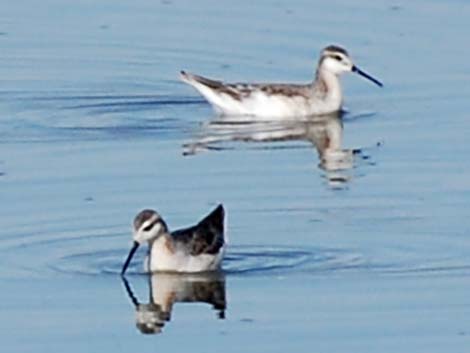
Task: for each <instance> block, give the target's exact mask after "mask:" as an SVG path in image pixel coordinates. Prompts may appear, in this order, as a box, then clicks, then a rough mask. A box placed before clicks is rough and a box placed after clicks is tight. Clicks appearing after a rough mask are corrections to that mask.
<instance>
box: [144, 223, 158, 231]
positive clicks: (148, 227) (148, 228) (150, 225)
mask: <svg viewBox="0 0 470 353" xmlns="http://www.w3.org/2000/svg"><path fill="white" fill-rule="evenodd" d="M154 225H155V223H151V224H149V225H148V226H147V227H145V228H143V231H144V232H148V231H149V230H151V229H152V228H153V226H154Z"/></svg>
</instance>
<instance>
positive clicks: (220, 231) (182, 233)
mask: <svg viewBox="0 0 470 353" xmlns="http://www.w3.org/2000/svg"><path fill="white" fill-rule="evenodd" d="M224 214H225V212H224V208H223V206H222V205H219V206H217V208H216V209H215V210H214V211H212V212H211V213H210V214H209V215H208V216H206V217H205V218H204V219H203V220H202V221H200V222H199V223H198V224H197V225H195V226H193V227H190V228H185V229H181V230H177V231H175V232H173V233H172V234H171V235H172V238H173V240H174V241H175V244H176V246H178V244H183V245H184V247H185V248H186V249H188V251H189V253H190V254H191V255H192V256H197V255H201V254H217V253H218V252H219V250H220V248H221V247H222V246H223V245H224V243H225V239H224Z"/></svg>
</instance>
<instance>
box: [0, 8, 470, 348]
mask: <svg viewBox="0 0 470 353" xmlns="http://www.w3.org/2000/svg"><path fill="white" fill-rule="evenodd" d="M469 16H470V4H467V2H465V1H445V2H444V1H414V2H413V3H410V4H408V3H397V2H388V1H369V0H367V1H360V2H347V1H330V2H319V1H303V0H298V1H291V2H288V3H287V2H279V1H273V0H262V1H258V2H255V3H251V2H228V1H226V2H217V1H209V0H203V1H198V2H197V4H196V3H195V2H191V1H177V0H169V1H166V0H165V1H161V2H147V1H120V2H116V1H100V2H98V3H96V2H93V1H81V2H79V3H71V2H62V1H54V0H46V1H43V2H41V4H38V3H36V2H33V1H16V2H13V3H12V2H8V3H7V2H5V1H4V2H3V6H2V11H1V12H0V46H1V48H2V50H1V54H0V78H1V79H0V82H1V85H0V201H1V206H0V229H1V231H0V283H1V287H2V289H3V290H2V291H1V294H0V307H1V313H2V315H0V332H1V334H0V337H1V339H2V349H3V350H4V351H8V352H43V351H44V352H46V351H47V352H52V351H59V350H67V351H68V352H83V351H86V352H98V351H99V352H108V351H110V352H111V351H112V352H121V351H122V352H128V351H130V350H133V351H141V352H147V351H149V352H150V351H152V352H153V351H156V350H171V351H184V350H188V351H189V350H191V351H194V352H221V351H223V352H232V351H233V352H240V351H246V352H265V351H270V352H286V351H296V352H312V351H329V352H346V351H348V352H350V351H361V352H397V351H407V352H426V353H429V352H467V351H468V347H469V345H470V324H469V323H470V321H469V320H468V317H469V314H470V299H469V298H470V296H469V295H468V293H469V292H470V284H469V281H468V278H469V275H470V260H469V256H468V254H469V251H470V240H469V238H468V232H469V229H470V221H469V218H468V216H467V209H468V208H469V206H470V167H469V165H468V163H467V160H468V157H467V156H468V155H469V153H470V147H469V144H468V141H467V140H468V139H467V135H468V134H469V132H470V123H469V118H470V116H469V110H468V108H467V105H468V104H467V102H468V96H469V94H470V84H469V82H470V81H469V78H470V76H469V72H470V61H468V60H466V57H468V54H470V48H469V47H468V46H467V45H465V39H466V34H467V31H468V18H469ZM330 43H337V44H341V45H343V46H345V47H346V48H347V49H348V50H349V51H350V53H351V55H352V56H353V58H354V59H355V61H356V63H357V65H358V66H360V67H361V68H363V69H364V70H366V71H368V72H370V73H371V74H373V75H374V76H376V77H377V78H379V79H380V80H382V81H383V82H384V83H385V87H384V88H383V89H379V88H377V87H375V86H374V85H372V84H370V83H369V82H367V81H365V80H363V79H362V78H360V77H356V76H354V75H348V76H346V77H344V79H343V83H344V86H345V87H344V90H345V97H346V102H345V103H346V108H347V110H348V113H347V114H346V115H345V116H344V117H343V120H342V122H341V123H340V124H336V125H334V126H333V128H335V129H338V128H339V129H340V132H341V135H342V137H343V139H342V147H343V148H344V151H345V153H346V152H348V153H349V152H352V151H353V150H355V151H359V150H360V153H355V154H353V155H352V159H351V160H347V163H346V162H344V160H341V163H340V164H338V163H336V162H338V161H335V163H333V164H331V163H330V164H326V165H325V164H324V163H323V164H322V161H321V158H320V156H319V154H318V151H317V149H316V148H314V144H313V143H314V141H313V140H312V131H316V132H318V131H320V130H321V129H323V128H324V127H325V125H318V124H316V125H315V124H314V125H313V126H305V125H302V126H299V125H295V126H279V125H274V126H273V125H269V126H264V125H257V126H247V125H243V124H241V125H229V126H222V127H221V126H220V124H218V123H217V119H216V117H215V115H214V113H213V111H212V109H211V107H210V106H209V105H208V104H207V103H205V102H204V101H203V100H202V99H201V98H200V97H199V96H198V95H197V93H196V92H195V91H193V90H192V89H191V88H190V87H188V86H186V85H184V84H183V83H181V82H180V81H179V80H178V72H179V70H181V69H185V70H188V71H193V72H197V73H200V74H203V75H207V76H209V77H214V78H224V79H226V80H230V81H245V80H255V81H261V82H264V81H276V82H284V81H285V82H305V81H308V80H310V79H311V77H312V76H313V72H314V65H315V63H316V60H317V56H318V53H319V51H320V50H321V49H322V47H324V46H325V45H328V44H330ZM330 127H331V126H330ZM318 129H320V130H318ZM321 131H323V130H321ZM273 133H275V136H273ZM279 134H281V135H282V136H280V135H279ZM201 139H203V141H205V142H207V140H204V139H209V140H210V144H205V143H203V144H201V143H200V142H201ZM194 144H196V145H194ZM188 146H196V147H197V148H195V149H194V150H192V151H190V152H192V153H188ZM332 166H333V167H332ZM335 166H340V167H341V168H334V167H335ZM219 202H223V203H224V205H225V207H226V209H227V213H228V220H227V221H228V236H229V239H230V243H229V249H228V253H227V257H226V259H225V261H224V268H225V272H226V273H225V278H224V279H223V280H220V281H218V282H217V281H216V282H213V281H212V280H207V279H206V280H204V281H202V282H197V281H196V282H197V283H193V282H194V281H195V280H194V279H179V280H172V279H170V280H169V279H162V278H149V277H148V276H146V275H145V274H143V273H142V269H141V266H140V261H139V260H142V259H143V257H144V253H143V252H141V253H138V254H137V257H136V261H135V262H134V263H133V264H132V267H131V268H130V275H129V278H128V280H129V283H130V285H131V286H132V289H133V291H134V296H135V297H136V298H137V299H138V301H139V305H140V306H135V303H133V302H132V298H131V297H130V296H129V294H128V292H127V291H126V290H125V286H124V284H123V282H122V281H121V279H120V277H119V276H118V273H119V270H120V267H121V265H122V262H123V260H124V258H125V256H126V254H127V251H128V247H129V245H130V242H131V220H132V218H133V217H134V215H135V214H136V213H137V212H138V211H139V210H140V209H142V208H144V207H152V208H156V209H157V210H158V211H159V212H160V213H161V214H162V215H163V217H164V218H165V220H166V221H167V223H168V224H169V225H170V227H171V228H178V227H183V226H187V225H190V224H192V223H194V222H196V221H197V220H198V219H199V218H201V217H203V216H204V215H205V214H206V213H208V212H209V211H210V209H211V208H212V207H214V206H215V205H216V204H217V203H219ZM201 283H202V284H201ZM214 288H218V289H217V290H214ZM175 293H176V294H175ZM223 297H224V298H225V306H226V307H225V310H224V315H225V318H221V317H220V310H219V309H220V308H219V309H217V308H216V306H217V305H215V304H214V302H215V303H219V304H220V300H221V298H223ZM162 298H164V299H165V300H164V302H168V303H173V304H172V305H170V307H171V310H170V312H171V315H170V317H171V318H170V320H169V321H167V320H166V319H167V317H166V316H165V315H169V314H168V313H167V312H165V313H164V314H162V315H163V316H162V317H163V318H166V319H165V320H163V321H164V325H163V327H162V328H161V332H160V334H155V335H143V334H142V333H141V330H140V329H139V328H138V327H136V322H139V320H148V321H146V322H151V321H152V320H156V319H159V320H160V319H161V318H162V317H159V318H157V317H156V316H155V315H157V313H158V312H160V311H161V310H160V309H161V308H162V307H161V306H157V305H156V304H157V303H160V302H159V300H161V299H162ZM202 298H205V299H202ZM208 298H209V299H208ZM216 299H217V300H219V301H217V300H216ZM211 300H212V301H211ZM152 303H153V304H152ZM147 304H149V305H147ZM159 305H160V304H159ZM156 308H158V310H160V311H158V310H157V309H156ZM139 315H140V316H139ZM157 321H158V320H157Z"/></svg>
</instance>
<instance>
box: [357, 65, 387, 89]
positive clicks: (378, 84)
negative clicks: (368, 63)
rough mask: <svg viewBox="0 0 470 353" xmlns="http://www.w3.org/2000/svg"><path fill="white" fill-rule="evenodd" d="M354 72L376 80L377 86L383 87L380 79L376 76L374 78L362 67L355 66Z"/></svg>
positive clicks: (373, 80)
mask: <svg viewBox="0 0 470 353" xmlns="http://www.w3.org/2000/svg"><path fill="white" fill-rule="evenodd" d="M352 72H355V73H357V74H359V75H361V76H362V77H365V78H367V79H368V80H370V81H372V82H374V83H375V84H376V85H377V86H379V87H383V84H382V82H380V81H379V80H376V79H375V78H373V77H372V76H371V75H369V74H368V73H365V72H364V71H362V70H361V69H359V68H358V67H357V66H353V68H352Z"/></svg>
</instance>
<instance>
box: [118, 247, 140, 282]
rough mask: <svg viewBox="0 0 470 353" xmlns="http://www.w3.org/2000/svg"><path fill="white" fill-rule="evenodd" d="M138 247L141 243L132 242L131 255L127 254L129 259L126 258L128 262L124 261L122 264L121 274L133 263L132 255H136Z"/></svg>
mask: <svg viewBox="0 0 470 353" xmlns="http://www.w3.org/2000/svg"><path fill="white" fill-rule="evenodd" d="M138 247H139V243H138V242H136V241H135V242H134V243H133V244H132V249H131V251H129V255H127V259H126V262H124V266H122V270H121V276H122V275H124V273H126V270H127V268H128V267H129V264H130V263H131V260H132V257H133V256H134V254H135V252H136V251H137V248H138Z"/></svg>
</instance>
